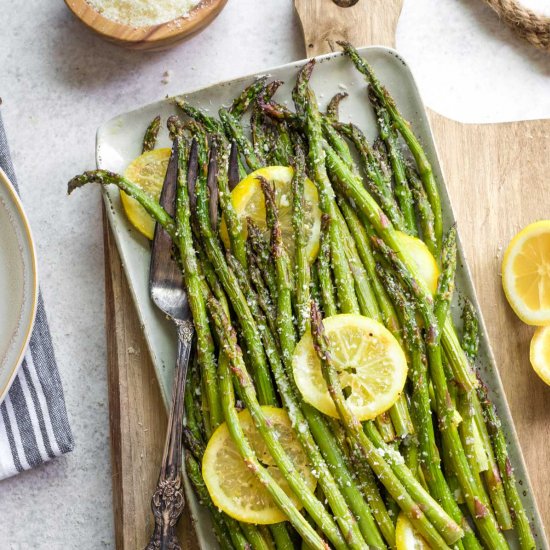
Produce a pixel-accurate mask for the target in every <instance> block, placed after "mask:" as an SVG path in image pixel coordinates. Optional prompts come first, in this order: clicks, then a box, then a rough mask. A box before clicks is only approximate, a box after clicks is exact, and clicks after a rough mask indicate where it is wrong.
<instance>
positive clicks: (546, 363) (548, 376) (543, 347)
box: [530, 326, 550, 386]
mask: <svg viewBox="0 0 550 550" xmlns="http://www.w3.org/2000/svg"><path fill="white" fill-rule="evenodd" d="M530 359H531V365H533V368H534V369H535V372H536V373H537V374H538V375H539V376H540V377H541V379H542V381H543V382H544V383H545V384H548V385H549V386H550V326H548V327H539V328H538V329H537V330H536V331H535V334H533V338H532V340H531V351H530Z"/></svg>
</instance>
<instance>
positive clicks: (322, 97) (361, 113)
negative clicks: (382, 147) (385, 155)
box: [96, 47, 548, 549]
mask: <svg viewBox="0 0 550 550" xmlns="http://www.w3.org/2000/svg"><path fill="white" fill-rule="evenodd" d="M360 53H361V54H362V55H364V56H365V57H366V58H367V59H368V61H369V62H370V63H371V64H372V65H373V67H374V69H375V71H376V73H377V75H378V77H379V78H380V80H381V81H382V83H383V84H385V85H386V86H387V87H388V88H389V90H390V91H391V93H392V94H393V95H394V97H395V99H396V102H397V104H398V105H399V108H400V109H401V111H402V112H403V114H404V115H405V117H406V118H407V119H408V120H409V121H411V123H412V126H413V128H414V129H415V131H416V133H417V135H418V136H419V138H420V140H421V142H422V143H423V144H424V146H425V149H426V152H427V154H428V157H429V158H430V159H431V160H432V164H433V169H434V173H435V176H436V179H437V181H438V182H439V185H440V189H439V190H440V193H441V198H442V203H443V214H444V221H445V227H449V226H450V225H451V224H453V223H454V215H453V211H452V208H451V205H450V201H449V197H448V194H447V190H446V188H445V185H444V178H443V174H442V173H441V167H440V166H439V162H438V158H437V153H436V149H435V144H434V141H433V136H432V133H431V130H430V126H429V123H428V119H427V116H426V111H425V108H424V105H423V103H422V99H421V98H420V95H419V92H418V89H417V87H416V84H415V82H414V79H413V76H412V74H411V72H410V70H409V68H408V66H407V64H406V63H405V61H404V60H403V59H402V58H401V57H400V56H399V55H398V54H397V52H395V51H394V50H391V49H388V48H381V47H372V48H363V49H361V50H360ZM319 60H320V63H318V64H317V67H316V68H315V70H314V72H313V78H312V85H313V88H314V90H315V91H316V93H317V97H318V99H319V102H320V103H321V104H325V103H327V102H328V101H329V99H330V98H331V97H332V96H333V95H334V94H335V93H336V92H338V91H341V90H348V91H349V92H350V97H349V98H348V99H346V100H345V101H344V102H342V105H341V108H340V111H341V119H342V120H343V121H346V120H348V119H353V121H354V122H355V123H356V124H358V125H359V126H360V127H361V128H362V129H363V130H364V131H365V132H366V133H367V135H368V137H369V138H370V139H371V140H372V139H374V138H375V137H376V134H377V131H376V123H375V119H374V115H373V113H372V110H371V109H370V107H368V106H367V97H366V86H365V82H364V80H363V77H362V75H360V74H359V73H358V72H357V71H356V70H355V68H354V67H353V65H352V64H351V62H349V61H348V60H347V59H345V58H343V57H342V56H341V54H329V55H326V56H322V57H320V58H319ZM303 63H304V62H303V61H299V62H296V63H290V64H288V65H284V66H282V67H278V68H275V69H271V70H269V71H267V72H266V74H269V75H270V76H271V77H273V78H276V79H280V80H283V81H285V85H284V86H282V87H281V88H280V89H279V90H278V91H277V96H276V97H277V100H278V101H283V102H284V103H287V102H288V103H289V104H291V96H290V92H291V90H292V86H293V85H294V82H295V78H296V73H297V69H298V67H300V66H301V65H302V64H303ZM254 76H256V75H249V76H247V77H243V78H239V79H236V80H232V81H229V82H223V83H221V84H216V85H214V86H211V87H209V88H204V89H202V90H198V91H195V92H190V93H186V94H184V97H185V98H186V99H188V100H189V101H190V102H191V103H192V104H193V105H195V106H197V107H201V108H203V109H208V110H210V111H212V112H213V114H215V112H216V110H217V108H219V106H220V105H222V104H225V105H228V104H229V103H230V102H231V100H232V99H233V98H234V97H235V96H236V95H237V94H238V93H239V92H240V91H241V90H242V89H243V87H244V86H245V85H247V84H249V83H250V82H251V81H252V79H253V78H254ZM176 112H177V111H176V109H175V107H174V106H173V104H172V102H171V101H170V100H168V99H167V100H163V101H159V102H158V103H153V104H151V105H148V106H146V107H143V108H141V109H138V110H136V111H132V112H130V113H126V114H123V115H120V116H118V117H116V118H114V119H112V120H110V121H109V122H107V123H105V124H104V125H103V126H101V127H100V128H99V130H98V133H97V154H96V158H97V165H98V167H100V168H106V169H109V170H113V171H115V172H123V171H124V169H125V168H126V166H127V164H128V163H129V162H130V161H131V160H132V159H133V158H135V157H136V156H137V155H139V153H140V151H141V143H142V138H143V133H144V131H145V128H146V127H147V125H148V124H149V122H150V121H151V120H152V119H153V118H154V117H155V116H156V115H158V114H160V115H161V116H162V117H163V120H166V118H167V117H168V116H169V115H171V114H174V113H176ZM169 145H170V144H169V141H168V136H167V133H166V132H165V133H164V134H163V135H162V136H161V138H160V142H159V146H169ZM105 200H106V204H107V212H108V217H109V221H110V223H111V225H112V227H113V230H114V234H115V239H116V242H117V245H118V248H119V251H120V255H121V258H122V262H123V264H124V268H125V270H126V274H127V277H128V281H129V283H130V288H131V291H132V294H133V296H134V299H135V301H136V305H137V309H138V314H139V316H140V318H141V322H142V325H143V330H144V333H145V338H146V340H147V343H148V345H149V349H150V352H151V356H152V358H153V362H154V365H155V368H156V371H157V376H158V379H159V383H160V387H161V390H162V394H163V397H164V400H165V403H167V404H168V403H169V400H170V395H171V385H172V379H173V365H174V361H175V349H176V335H175V332H174V329H173V327H172V326H171V325H170V324H169V323H168V322H167V321H166V320H165V319H164V318H163V316H162V315H161V314H160V312H159V311H158V310H157V309H155V307H154V306H153V304H152V302H151V300H150V299H149V295H148V285H147V279H148V270H149V256H150V252H149V250H150V248H149V243H148V242H147V240H146V239H145V238H144V237H142V236H141V235H140V234H139V233H138V232H137V231H136V230H134V229H133V228H132V227H131V226H130V224H129V223H128V222H127V220H126V218H125V216H124V213H123V211H122V208H121V204H120V199H119V194H118V190H117V189H116V188H110V189H106V190H105ZM459 254H460V258H459V260H460V261H459V262H458V265H459V266H460V267H459V270H458V273H457V288H458V289H459V292H460V293H462V294H463V295H466V296H468V297H469V298H470V299H471V300H472V301H473V303H474V304H475V305H476V307H477V309H478V311H479V305H478V304H477V300H476V297H475V293H474V289H473V286H472V283H471V276H470V273H469V270H468V268H467V266H466V264H465V261H464V255H463V251H462V247H461V246H460V245H459ZM455 311H456V312H457V313H458V308H455ZM457 321H458V319H457ZM478 368H479V369H480V370H481V371H482V373H483V378H484V380H485V382H486V383H487V385H488V386H489V388H490V393H491V398H492V399H493V401H494V402H495V404H496V406H497V407H498V410H499V413H500V417H501V419H502V422H503V425H504V430H505V433H506V436H507V440H508V441H509V444H510V447H509V450H510V455H511V457H512V462H513V464H514V466H515V469H516V470H515V471H516V476H517V478H518V480H519V481H520V482H521V483H522V494H523V495H524V497H523V500H524V504H525V506H526V509H527V513H528V515H529V518H530V519H531V520H532V523H533V527H534V530H535V534H536V535H537V539H536V540H537V541H538V542H537V544H538V545H539V548H548V545H547V543H546V542H545V538H544V534H543V528H542V524H541V521H540V517H539V515H538V513H537V510H536V507H535V502H534V499H533V496H532V491H531V489H530V485H529V480H528V476H527V472H526V470H525V464H524V461H523V457H522V455H521V450H520V448H519V442H518V439H517V436H516V433H515V430H514V426H513V424H512V418H511V416H510V412H509V409H508V405H507V403H506V399H505V397H504V391H503V389H502V384H501V381H500V377H499V375H498V371H497V368H496V365H495V362H494V358H493V355H492V353H491V350H490V347H489V342H488V339H487V332H486V330H485V327H484V326H483V324H482V334H481V345H480V359H479V362H478ZM187 489H188V490H187V493H188V500H189V501H190V506H191V511H192V513H193V515H194V517H195V519H196V524H197V532H198V536H199V540H200V543H201V545H202V547H203V548H204V549H212V548H216V547H217V544H216V542H215V541H214V539H213V534H212V530H211V528H209V522H208V518H207V517H206V514H205V513H204V512H202V511H201V510H200V507H198V505H197V503H196V499H195V497H194V495H193V493H192V491H190V490H189V485H188V484H187ZM512 548H517V545H516V544H515V543H514V544H512Z"/></svg>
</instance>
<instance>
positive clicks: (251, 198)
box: [220, 166, 321, 262]
mask: <svg viewBox="0 0 550 550" xmlns="http://www.w3.org/2000/svg"><path fill="white" fill-rule="evenodd" d="M258 176H262V177H264V178H265V179H266V180H267V181H269V182H270V183H272V184H274V185H275V201H276V203H277V208H278V210H279V220H280V222H281V230H282V234H283V243H284V244H285V248H286V249H287V252H288V254H289V256H290V258H291V260H292V258H293V257H294V230H293V228H292V177H293V176H294V170H293V169H292V168H290V167H288V166H267V167H266V168H260V169H259V170H256V171H255V172H252V173H251V174H249V175H248V176H247V177H246V178H244V179H243V180H241V181H240V182H239V183H238V184H237V186H236V187H235V189H233V191H231V202H232V203H233V208H235V211H236V212H237V215H238V216H239V218H240V219H241V221H242V226H243V236H244V237H245V238H246V234H247V233H246V218H248V217H250V218H252V220H253V221H254V222H255V223H256V225H258V227H260V228H261V229H263V230H264V231H265V232H266V237H267V239H268V240H269V235H268V234H267V225H266V220H265V200H264V194H263V192H262V186H261V183H260V180H258ZM304 197H305V201H304V202H305V208H304V224H305V232H306V238H307V241H308V242H307V246H306V250H307V255H308V258H309V261H310V262H313V261H314V260H315V258H316V257H317V252H318V251H319V236H320V234H321V211H320V210H319V195H318V193H317V188H316V187H315V185H314V184H313V182H312V181H311V180H309V179H307V178H306V181H305V185H304ZM220 235H221V238H222V240H223V242H224V244H225V246H227V247H229V235H228V233H227V227H226V226H225V222H224V221H223V220H222V224H221V227H220Z"/></svg>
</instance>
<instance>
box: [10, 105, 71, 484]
mask: <svg viewBox="0 0 550 550" xmlns="http://www.w3.org/2000/svg"><path fill="white" fill-rule="evenodd" d="M0 167H1V168H2V169H3V170H4V172H5V173H6V174H7V176H8V178H9V179H10V181H11V182H12V183H13V185H14V186H15V187H16V189H17V183H16V181H15V173H14V171H13V165H12V162H11V157H10V152H9V148H8V142H7V140H6V134H5V131H4V125H3V123H2V117H1V116H0ZM73 447H74V441H73V434H72V432H71V427H70V426H69V420H68V418H67V410H66V409H65V399H64V397H63V388H62V386H61V380H60V378H59V372H58V370H57V364H56V362H55V356H54V353H53V347H52V340H51V337H50V330H49V328H48V321H47V319H46V312H45V310H44V303H43V301H42V295H41V294H39V297H38V308H37V312H36V320H35V324H34V330H33V333H32V335H31V339H30V343H29V348H28V350H27V353H26V354H25V358H24V359H23V364H22V365H21V368H20V370H19V373H18V375H17V377H16V378H15V380H14V382H13V385H12V386H11V388H10V390H9V392H8V395H7V397H6V398H5V399H4V401H3V402H2V404H1V405H0V479H4V478H6V477H10V476H13V475H15V474H17V473H19V472H22V471H23V470H28V469H30V468H35V467H36V466H39V465H40V464H43V463H44V462H46V461H47V460H50V459H52V458H54V457H56V456H59V455H62V454H64V453H68V452H69V451H71V450H72V449H73Z"/></svg>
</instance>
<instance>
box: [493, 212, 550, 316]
mask: <svg viewBox="0 0 550 550" xmlns="http://www.w3.org/2000/svg"><path fill="white" fill-rule="evenodd" d="M502 286H503V287H504V293H505V294H506V298H507V299H508V302H509V303H510V306H512V309H513V310H514V311H515V312H516V315H517V316H518V317H519V318H520V319H521V320H522V321H523V322H524V323H527V324H528V325H549V324H550V220H543V221H540V222H535V223H532V224H531V225H528V226H527V227H526V228H525V229H523V230H522V231H520V232H519V233H518V234H517V235H516V236H515V237H514V238H513V239H512V240H511V241H510V244H509V245H508V248H506V251H505V252H504V259H503V261H502Z"/></svg>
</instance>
